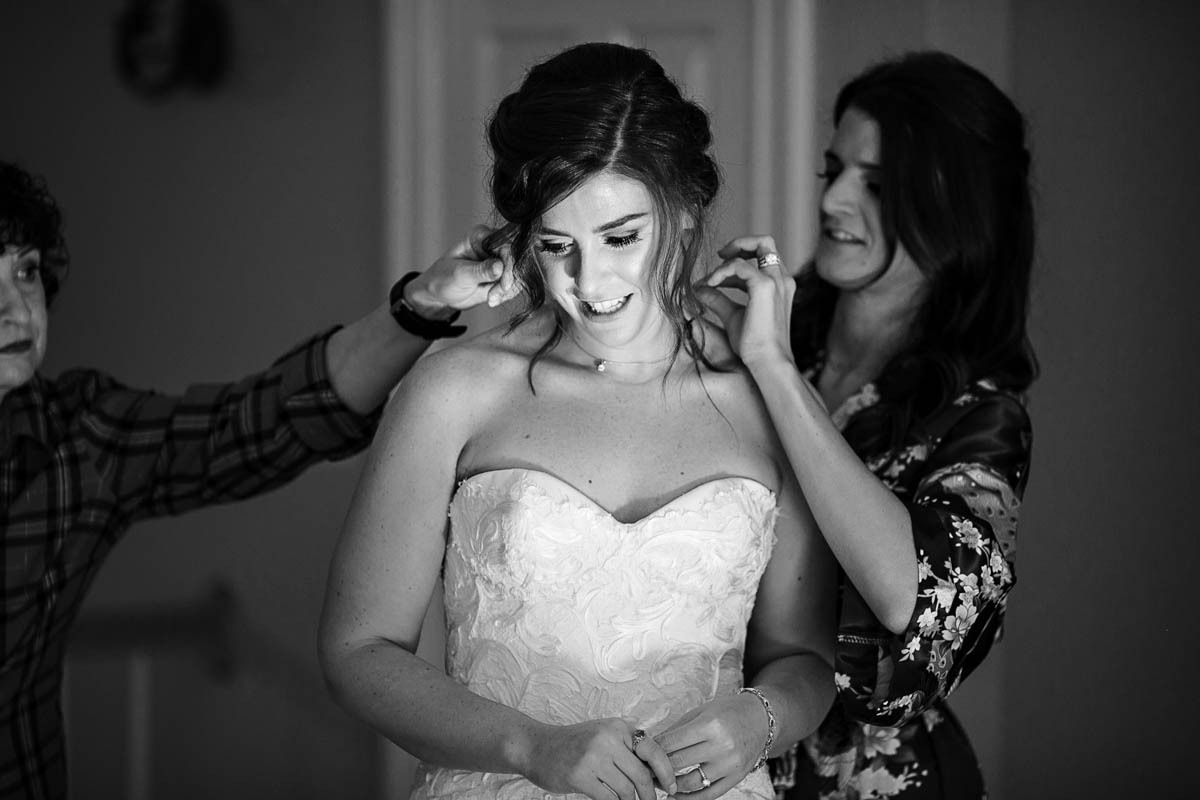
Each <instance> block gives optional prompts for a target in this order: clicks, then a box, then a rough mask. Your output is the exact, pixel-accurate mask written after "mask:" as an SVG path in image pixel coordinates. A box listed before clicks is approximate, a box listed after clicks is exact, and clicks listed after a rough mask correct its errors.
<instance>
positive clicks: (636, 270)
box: [534, 172, 665, 352]
mask: <svg viewBox="0 0 1200 800" xmlns="http://www.w3.org/2000/svg"><path fill="white" fill-rule="evenodd" d="M541 222H542V224H541V229H540V230H539V231H538V233H537V236H536V238H535V240H534V247H535V249H536V251H537V255H538V261H539V263H540V264H541V267H542V274H543V275H544V276H545V280H546V288H547V291H548V293H549V295H550V296H551V297H552V298H553V299H554V301H555V302H556V303H558V305H559V307H560V308H562V310H563V312H564V313H565V314H566V316H567V318H568V319H569V320H570V324H571V325H572V327H573V330H572V333H573V334H574V335H575V336H576V337H577V338H578V339H579V340H580V341H581V342H582V343H583V344H584V345H585V346H586V345H591V346H592V347H598V348H601V349H604V350H611V349H616V348H630V347H633V348H636V347H638V346H641V345H644V346H646V347H647V348H651V349H655V350H656V352H657V351H658V350H661V349H662V347H661V343H660V342H659V341H658V340H657V336H658V335H659V334H660V333H661V331H662V330H663V323H664V320H665V317H664V315H663V312H662V310H661V309H660V308H659V306H658V303H657V301H656V300H655V298H654V293H653V290H652V288H651V285H650V280H651V274H652V272H653V259H654V256H655V250H656V241H655V233H656V224H655V223H656V220H655V211H654V202H653V199H652V198H651V196H650V192H649V191H647V190H646V187H645V186H644V185H643V184H642V183H641V182H640V181H637V180H634V179H632V178H627V177H625V176H623V175H618V174H616V173H613V172H602V173H599V174H597V175H594V176H592V177H591V178H589V179H588V180H587V181H585V182H584V183H583V184H581V185H580V186H579V188H578V189H576V190H575V191H573V192H572V193H571V194H569V195H567V196H566V197H565V198H563V199H562V200H561V201H560V202H559V203H558V204H557V205H555V206H554V207H552V208H551V209H549V210H548V211H547V212H546V213H545V214H543V215H542V221H541Z"/></svg>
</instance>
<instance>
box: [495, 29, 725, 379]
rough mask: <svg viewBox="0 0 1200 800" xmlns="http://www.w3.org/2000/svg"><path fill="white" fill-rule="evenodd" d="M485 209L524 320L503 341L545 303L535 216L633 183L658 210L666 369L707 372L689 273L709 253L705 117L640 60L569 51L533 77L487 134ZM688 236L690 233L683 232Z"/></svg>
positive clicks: (712, 193) (597, 46) (620, 52)
mask: <svg viewBox="0 0 1200 800" xmlns="http://www.w3.org/2000/svg"><path fill="white" fill-rule="evenodd" d="M487 132H488V143H489V145H490V146H491V151H492V156H493V163H492V173H491V192H492V202H493V204H494V206H495V208H496V211H497V212H498V213H499V214H500V216H501V217H503V219H504V221H505V224H504V225H503V226H502V227H501V228H500V229H499V230H497V231H496V232H495V233H494V234H493V235H492V236H491V237H489V240H488V241H487V242H486V243H485V248H486V249H488V250H490V251H491V252H493V253H495V252H497V251H498V250H499V248H500V247H501V246H502V245H504V244H508V245H510V246H511V248H512V255H513V260H514V265H515V267H514V269H515V277H516V279H517V281H519V283H520V285H521V287H522V288H523V290H524V294H525V298H526V306H525V308H524V309H523V310H522V311H521V312H520V313H518V314H517V315H516V316H515V317H514V318H513V320H512V323H511V326H510V328H509V330H513V329H515V328H516V327H517V326H519V325H520V324H521V323H523V322H524V321H526V320H527V319H529V318H530V317H531V316H532V315H533V314H534V312H536V311H537V310H538V309H539V308H541V307H542V306H543V305H544V304H545V302H546V285H545V280H544V277H543V275H542V272H541V268H540V267H539V264H538V259H537V253H536V252H535V249H534V239H535V237H536V234H537V232H538V230H539V227H540V225H541V218H542V215H543V214H545V212H546V211H547V210H549V209H550V208H551V207H553V206H554V205H555V204H556V203H558V202H559V201H560V200H562V199H563V198H564V197H566V196H567V195H569V194H570V193H571V192H573V191H574V190H575V189H577V188H578V187H579V186H580V185H581V184H583V183H584V182H585V181H587V180H588V179H589V178H592V177H593V176H595V175H598V174H600V173H602V172H606V171H609V172H613V173H615V174H618V175H622V176H624V177H627V178H631V179H633V180H636V181H639V182H640V183H641V184H642V185H643V186H645V187H646V189H647V191H648V192H649V193H650V196H651V198H652V200H653V204H654V218H655V223H656V230H657V231H658V236H657V245H656V246H657V252H656V258H655V259H654V265H653V267H652V273H651V278H650V284H651V286H652V287H653V292H654V297H655V299H656V300H657V302H658V303H659V304H660V306H661V307H662V308H663V310H664V312H665V313H666V315H667V317H668V319H669V320H670V322H671V326H672V329H673V330H674V333H675V347H674V351H673V353H672V361H674V359H675V358H677V357H678V355H679V352H680V350H681V349H682V350H684V351H685V352H687V353H688V355H690V356H692V357H693V358H694V359H696V360H697V362H700V363H704V364H707V365H709V366H711V364H708V360H707V359H706V358H705V357H704V353H703V347H702V345H701V343H700V342H698V341H697V340H696V337H695V334H694V333H693V331H692V326H691V324H690V320H692V319H693V318H695V317H696V316H698V315H699V314H700V312H701V306H700V303H699V301H698V299H697V298H696V295H695V292H694V289H693V271H694V268H695V265H696V261H697V258H698V256H699V253H700V252H701V251H702V248H703V246H704V242H705V239H706V237H705V227H706V221H707V209H708V208H709V206H710V205H711V203H712V201H713V198H715V197H716V194H717V191H718V189H719V188H720V183H721V179H720V173H719V171H718V168H717V165H716V162H715V161H714V160H713V158H712V156H711V155H710V154H709V149H710V147H711V146H712V132H711V129H710V127H709V121H708V114H707V113H705V111H704V110H703V109H702V108H701V107H700V106H699V105H697V104H696V103H694V102H691V101H689V100H687V99H685V98H684V97H683V95H682V93H681V92H680V90H679V86H678V85H677V84H676V83H675V82H674V81H673V80H672V79H671V78H670V77H669V76H668V75H667V74H666V73H665V72H664V70H663V68H662V66H661V65H660V64H659V63H658V62H657V61H656V60H655V59H654V57H653V56H652V55H651V54H650V53H649V52H648V51H646V50H642V49H637V48H632V47H625V46H622V45H616V44H603V43H589V44H581V45H577V46H575V47H571V48H569V49H567V50H564V51H563V52H561V53H559V54H558V55H555V56H553V57H551V58H550V59H548V60H546V61H543V62H541V63H539V64H537V65H536V66H534V67H533V68H532V69H530V70H529V72H528V74H527V75H526V77H525V80H524V81H523V82H522V84H521V86H520V88H519V89H518V90H517V91H515V92H513V93H512V94H509V95H508V96H506V97H505V98H504V99H503V100H501V101H500V104H499V106H498V107H497V109H496V112H495V114H493V116H492V118H491V120H490V121H489V123H488V129H487ZM685 226H686V228H690V229H691V230H690V231H686V232H685V229H684V228H685ZM555 311H556V317H557V320H558V325H557V326H556V328H555V330H554V332H553V333H552V335H551V337H550V338H549V339H548V340H547V341H546V342H545V343H544V344H543V345H542V346H541V348H540V349H539V350H538V351H537V353H535V354H534V356H533V358H532V359H531V360H530V365H529V382H530V387H531V388H532V387H533V367H534V364H536V362H537V361H538V360H539V359H541V358H542V357H544V356H545V355H546V354H547V353H549V352H550V351H551V350H552V349H553V348H554V347H555V345H557V344H558V342H559V341H560V340H561V339H562V335H563V330H564V327H563V326H564V323H565V320H564V318H563V315H562V312H561V310H560V309H557V308H556V309H555Z"/></svg>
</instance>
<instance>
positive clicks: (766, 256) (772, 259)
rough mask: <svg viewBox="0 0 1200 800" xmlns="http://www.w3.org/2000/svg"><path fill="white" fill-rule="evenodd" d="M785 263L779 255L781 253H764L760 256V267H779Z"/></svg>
mask: <svg viewBox="0 0 1200 800" xmlns="http://www.w3.org/2000/svg"><path fill="white" fill-rule="evenodd" d="M782 263H783V259H781V258H780V257H779V253H763V254H762V255H761V256H759V257H758V268H759V269H766V268H767V267H778V266H779V265H780V264H782Z"/></svg>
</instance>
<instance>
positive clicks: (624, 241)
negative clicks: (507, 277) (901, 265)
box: [537, 231, 642, 256]
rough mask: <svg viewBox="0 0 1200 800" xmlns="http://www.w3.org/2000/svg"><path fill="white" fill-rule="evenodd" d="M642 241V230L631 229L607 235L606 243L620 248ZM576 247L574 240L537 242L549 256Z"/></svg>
mask: <svg viewBox="0 0 1200 800" xmlns="http://www.w3.org/2000/svg"><path fill="white" fill-rule="evenodd" d="M640 241H642V232H641V231H630V232H629V233H626V234H623V235H620V236H605V237H604V243H605V244H606V245H608V246H609V247H611V248H613V249H615V250H620V249H621V248H623V247H629V246H630V245H632V244H637V243H638V242H640ZM574 247H575V243H574V242H563V241H559V240H556V239H540V240H539V241H538V243H537V249H538V251H539V252H542V253H545V254H546V255H549V256H565V255H567V253H569V252H571V250H573V249H574Z"/></svg>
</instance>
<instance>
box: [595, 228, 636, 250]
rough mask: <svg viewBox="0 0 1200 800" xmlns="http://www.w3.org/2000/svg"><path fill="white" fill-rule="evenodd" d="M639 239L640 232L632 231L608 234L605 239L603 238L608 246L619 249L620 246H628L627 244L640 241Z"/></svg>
mask: <svg viewBox="0 0 1200 800" xmlns="http://www.w3.org/2000/svg"><path fill="white" fill-rule="evenodd" d="M641 240H642V232H641V231H634V232H633V233H628V234H626V235H624V236H610V237H608V238H607V239H605V240H604V242H605V244H607V245H608V246H609V247H615V248H617V249H620V248H622V247H628V246H629V245H631V244H633V243H634V242H640V241H641Z"/></svg>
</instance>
